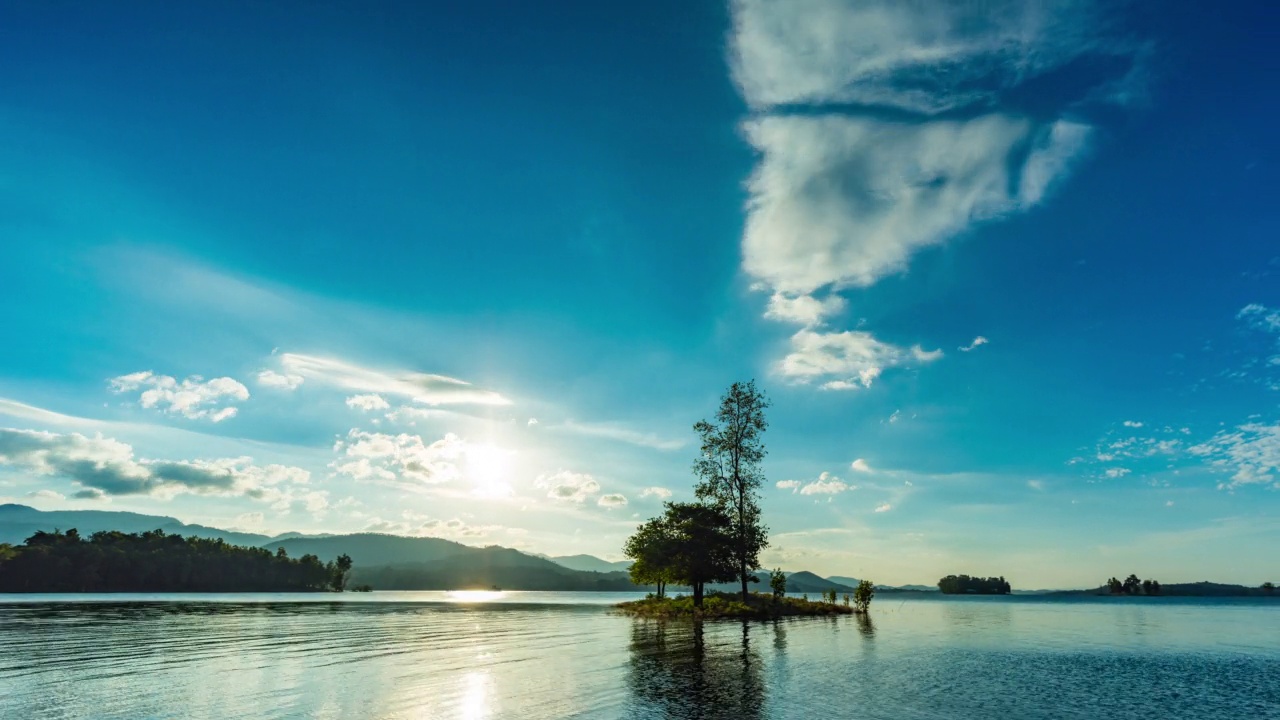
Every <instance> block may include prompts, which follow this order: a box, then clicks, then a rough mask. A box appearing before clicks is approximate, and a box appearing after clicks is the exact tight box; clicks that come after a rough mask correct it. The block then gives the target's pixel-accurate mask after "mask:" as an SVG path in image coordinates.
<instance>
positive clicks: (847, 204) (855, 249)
mask: <svg viewBox="0 0 1280 720" xmlns="http://www.w3.org/2000/svg"><path fill="white" fill-rule="evenodd" d="M745 132H746V136H747V138H748V140H749V141H750V142H751V144H752V145H753V146H754V147H755V149H756V150H757V151H758V152H759V153H760V154H761V160H760V164H759V165H758V166H757V168H756V170H755V173H754V174H753V175H752V177H751V179H750V181H749V182H748V191H749V194H750V199H749V201H748V211H747V219H746V229H745V232H744V236H743V265H744V268H745V269H746V271H747V272H748V273H749V274H750V275H752V276H753V277H755V278H758V279H760V280H763V281H764V282H765V283H766V284H767V285H768V286H769V287H771V288H772V289H774V290H775V291H778V292H781V293H784V294H785V295H786V296H790V297H794V296H803V295H806V294H808V293H812V292H814V291H815V290H818V289H820V288H823V287H826V286H833V287H835V288H837V289H839V288H843V287H852V286H867V285H871V284H872V283H874V282H875V281H876V280H878V279H880V278H881V277H884V276H885V275H888V274H891V273H897V272H901V271H902V270H905V269H906V266H907V262H908V260H909V258H910V257H911V255H912V254H914V253H915V252H916V251H917V250H919V249H921V248H924V247H927V246H930V245H936V244H938V243H941V242H943V241H944V240H946V239H948V238H950V237H952V236H954V235H956V234H958V233H960V232H962V231H963V230H965V229H966V228H968V227H969V226H970V225H971V224H972V223H973V222H975V221H980V220H984V219H993V218H997V217H999V216H1001V215H1004V214H1006V213H1009V212H1013V211H1016V210H1020V209H1025V208H1026V207H1029V206H1030V205H1034V204H1035V203H1037V202H1039V201H1040V199H1041V197H1042V195H1043V193H1044V186H1045V185H1047V184H1048V182H1049V181H1050V180H1051V178H1050V177H1048V176H1047V173H1048V172H1049V171H1050V169H1051V168H1052V167H1059V168H1060V169H1061V168H1065V158H1061V157H1059V156H1062V155H1064V154H1065V153H1066V152H1067V151H1066V149H1064V148H1063V147H1062V145H1063V143H1065V142H1066V140H1065V139H1064V138H1066V137H1068V136H1070V137H1071V138H1072V139H1073V142H1075V143H1076V144H1077V145H1080V141H1079V140H1075V139H1074V138H1075V135H1078V133H1063V132H1059V131H1057V129H1056V128H1055V126H1053V125H1050V126H1047V127H1039V126H1036V125H1035V124H1033V123H1032V122H1031V121H1029V120H1027V119H1025V118H1020V117H1013V116H1006V115H999V114H991V115H986V116H981V117H977V118H972V119H969V120H939V121H935V122H930V123H924V124H911V123H901V122H890V121H887V120H880V119H875V118H870V117H850V116H845V115H823V116H812V115H787V116H768V117H763V118H757V119H754V120H750V121H748V122H747V123H746V125H745ZM1027 146H1030V147H1031V148H1032V150H1031V152H1030V155H1029V156H1027V157H1030V158H1032V159H1036V158H1045V157H1049V156H1053V157H1059V160H1058V162H1057V165H1052V164H1051V163H1049V162H1048V161H1047V160H1044V161H1039V162H1032V161H1029V160H1028V161H1024V160H1022V159H1021V158H1023V157H1024V156H1026V150H1025V148H1026V147H1027ZM1079 149H1080V148H1079V147H1077V148H1076V150H1077V151H1078V150H1079ZM1028 170H1034V172H1035V176H1034V177H1032V178H1029V177H1027V175H1026V171H1028ZM1032 182H1034V186H1033V185H1032Z"/></svg>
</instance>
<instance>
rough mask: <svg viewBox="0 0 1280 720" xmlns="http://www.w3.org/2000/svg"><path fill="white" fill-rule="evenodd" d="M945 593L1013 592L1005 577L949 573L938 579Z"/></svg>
mask: <svg viewBox="0 0 1280 720" xmlns="http://www.w3.org/2000/svg"><path fill="white" fill-rule="evenodd" d="M938 589H939V590H941V591H942V593H943V594H944V595H1008V594H1009V593H1011V592H1013V589H1012V588H1011V587H1009V583H1008V581H1006V580H1005V579H1004V577H1003V576H1002V577H988V578H984V577H969V576H968V575H948V576H946V577H944V578H942V579H941V580H939V581H938Z"/></svg>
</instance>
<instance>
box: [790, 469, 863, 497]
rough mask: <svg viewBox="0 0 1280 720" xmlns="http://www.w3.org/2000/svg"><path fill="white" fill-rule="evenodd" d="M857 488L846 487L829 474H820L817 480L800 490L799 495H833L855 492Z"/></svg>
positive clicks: (852, 486)
mask: <svg viewBox="0 0 1280 720" xmlns="http://www.w3.org/2000/svg"><path fill="white" fill-rule="evenodd" d="M857 489H858V488H857V486H854V485H848V484H846V483H845V482H844V481H842V480H841V479H840V478H838V477H835V476H833V475H832V474H831V473H826V472H824V473H822V474H821V475H819V476H818V479H817V480H814V481H813V482H811V483H808V484H807V485H805V486H804V487H802V488H800V494H801V495H834V494H836V493H842V492H844V491H846V490H857Z"/></svg>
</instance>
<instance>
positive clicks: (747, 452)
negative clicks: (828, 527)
mask: <svg viewBox="0 0 1280 720" xmlns="http://www.w3.org/2000/svg"><path fill="white" fill-rule="evenodd" d="M768 407H769V400H768V398H766V397H765V396H764V394H763V393H761V392H760V391H759V390H757V389H756V383H755V381H754V380H752V381H750V382H745V383H742V382H736V383H734V384H733V385H731V386H729V390H728V392H726V393H725V394H724V397H722V398H721V399H720V410H719V411H718V412H716V416H715V421H714V422H708V421H706V420H702V421H700V422H698V423H697V424H696V425H694V426H693V429H694V431H695V432H697V433H698V435H699V437H700V438H701V440H702V454H701V456H699V458H698V459H697V460H695V461H694V463H693V472H694V474H695V475H696V476H697V477H698V478H699V482H698V486H697V488H696V492H697V495H698V499H700V500H703V501H705V502H711V503H714V504H716V505H717V506H719V507H720V508H721V509H722V510H723V511H724V512H725V513H726V514H727V515H728V516H729V535H730V537H731V538H732V547H731V550H732V560H733V565H734V567H735V568H737V577H738V580H739V581H740V582H741V583H742V599H743V601H744V602H745V601H746V600H747V582H748V581H750V580H754V579H755V577H754V575H752V571H753V570H755V569H756V568H757V567H758V566H759V565H760V551H761V550H763V549H764V548H765V547H767V546H768V544H769V540H768V535H769V529H768V528H767V527H765V526H764V525H763V524H762V523H761V522H760V502H759V501H760V486H761V485H762V484H763V483H764V471H763V470H762V469H761V467H760V463H761V462H763V461H764V456H765V449H764V441H763V440H762V438H761V436H762V435H763V434H764V431H765V430H766V429H767V428H768V427H769V423H768V421H766V420H765V417H764V411H765V409H766V408H768Z"/></svg>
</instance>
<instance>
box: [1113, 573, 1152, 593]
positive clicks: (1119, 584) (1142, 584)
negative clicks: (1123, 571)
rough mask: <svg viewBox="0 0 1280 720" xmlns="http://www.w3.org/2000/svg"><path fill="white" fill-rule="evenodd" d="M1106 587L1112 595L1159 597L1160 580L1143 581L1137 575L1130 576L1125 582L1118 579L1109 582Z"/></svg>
mask: <svg viewBox="0 0 1280 720" xmlns="http://www.w3.org/2000/svg"><path fill="white" fill-rule="evenodd" d="M1105 587H1106V588H1107V592H1110V593H1111V594H1112V595H1159V594H1160V581H1159V580H1142V579H1140V578H1139V577H1138V576H1137V575H1130V576H1129V577H1127V578H1125V579H1124V580H1123V581H1121V580H1118V579H1116V578H1114V577H1113V578H1111V579H1110V580H1107V582H1106V584H1105Z"/></svg>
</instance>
